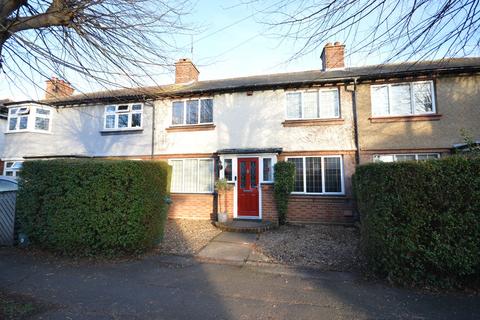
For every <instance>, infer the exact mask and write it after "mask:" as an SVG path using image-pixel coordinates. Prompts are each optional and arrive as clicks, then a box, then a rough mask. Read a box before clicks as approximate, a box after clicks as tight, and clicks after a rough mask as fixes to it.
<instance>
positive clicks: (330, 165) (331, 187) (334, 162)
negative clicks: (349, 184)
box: [324, 158, 342, 192]
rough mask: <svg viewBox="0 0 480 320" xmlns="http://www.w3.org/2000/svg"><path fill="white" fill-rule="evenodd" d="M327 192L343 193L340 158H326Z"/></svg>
mask: <svg viewBox="0 0 480 320" xmlns="http://www.w3.org/2000/svg"><path fill="white" fill-rule="evenodd" d="M324 162H325V192H342V174H341V168H340V165H341V161H340V158H324Z"/></svg>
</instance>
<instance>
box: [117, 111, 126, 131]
mask: <svg viewBox="0 0 480 320" xmlns="http://www.w3.org/2000/svg"><path fill="white" fill-rule="evenodd" d="M118 127H119V128H127V127H128V114H120V115H118Z"/></svg>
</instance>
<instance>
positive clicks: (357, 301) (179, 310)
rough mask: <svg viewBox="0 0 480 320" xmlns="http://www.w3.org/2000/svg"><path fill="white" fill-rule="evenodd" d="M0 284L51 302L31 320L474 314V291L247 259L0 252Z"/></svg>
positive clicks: (479, 305) (478, 309)
mask: <svg viewBox="0 0 480 320" xmlns="http://www.w3.org/2000/svg"><path fill="white" fill-rule="evenodd" d="M235 237H236V236H230V235H224V236H221V237H219V238H218V239H217V240H215V241H213V242H224V243H225V244H226V245H225V247H224V248H223V249H222V248H218V244H213V246H211V247H208V246H207V247H205V249H204V251H203V254H204V255H205V256H209V255H210V254H211V253H212V252H215V251H217V252H222V250H226V249H225V248H227V247H231V244H232V243H233V244H235V249H234V250H235V251H236V250H237V249H238V252H237V251H236V252H237V253H238V255H237V254H234V255H232V257H234V258H235V259H237V258H238V257H239V255H241V256H242V257H245V256H246V253H245V252H244V251H243V249H240V248H243V247H242V245H243V246H245V247H248V246H249V245H250V243H251V242H247V240H248V239H243V238H240V239H236V240H235V239H234V238H235ZM242 239H243V240H242ZM244 240H245V243H243V242H242V241H244ZM213 242H212V243H213ZM237 244H241V245H239V246H237ZM225 256H226V255H224V257H225ZM0 289H1V290H3V291H6V292H8V293H13V294H24V295H28V296H31V297H34V298H35V299H37V300H38V301H40V302H42V303H44V304H45V305H48V306H49V308H48V310H46V311H45V312H43V313H41V314H39V315H36V316H35V317H34V318H33V319H53V320H56V319H79V320H90V319H100V320H102V319H121V320H123V319H417V320H418V319H479V318H480V297H478V296H468V295H465V294H431V293H422V292H417V291H412V290H406V289H399V288H394V287H391V286H388V285H386V284H384V283H379V282H371V281H366V280H364V279H362V278H361V277H360V276H359V275H356V274H352V273H338V272H318V271H314V270H310V269H300V268H293V267H287V266H282V265H268V264H265V265H263V266H261V267H260V266H257V265H254V264H249V263H248V257H247V261H246V262H244V263H242V264H238V265H232V264H228V263H227V264H225V263H205V262H202V261H199V260H198V259H197V258H195V257H181V256H161V255H150V256H145V257H143V258H140V259H137V260H132V261H116V262H104V263H101V262H96V263H93V262H88V261H81V262H77V263H72V262H71V261H69V260H66V259H53V258H48V257H44V256H35V255H31V254H26V253H25V252H23V251H21V250H19V249H13V248H0Z"/></svg>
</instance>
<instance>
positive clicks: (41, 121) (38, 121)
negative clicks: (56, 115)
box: [35, 117, 50, 131]
mask: <svg viewBox="0 0 480 320" xmlns="http://www.w3.org/2000/svg"><path fill="white" fill-rule="evenodd" d="M49 124H50V119H48V118H39V117H36V118H35V129H37V130H46V131H48V126H49Z"/></svg>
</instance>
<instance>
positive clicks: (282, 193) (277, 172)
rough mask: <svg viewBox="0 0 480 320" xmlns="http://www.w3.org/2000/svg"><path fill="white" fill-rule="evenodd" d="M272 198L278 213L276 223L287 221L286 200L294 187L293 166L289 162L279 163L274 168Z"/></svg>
mask: <svg viewBox="0 0 480 320" xmlns="http://www.w3.org/2000/svg"><path fill="white" fill-rule="evenodd" d="M273 172H274V176H275V177H274V181H275V182H274V185H273V191H274V197H275V204H276V207H277V211H278V222H279V223H280V224H285V222H286V221H287V211H288V200H289V198H290V193H292V191H293V188H294V186H295V165H294V164H293V163H291V162H286V161H279V162H277V163H276V164H275V167H274V170H273Z"/></svg>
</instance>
